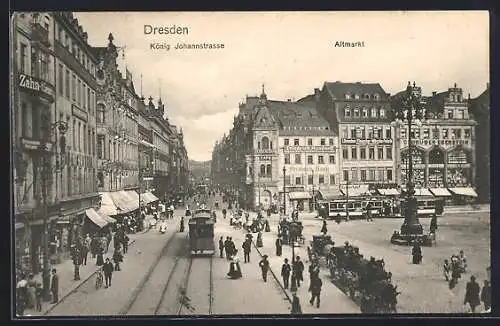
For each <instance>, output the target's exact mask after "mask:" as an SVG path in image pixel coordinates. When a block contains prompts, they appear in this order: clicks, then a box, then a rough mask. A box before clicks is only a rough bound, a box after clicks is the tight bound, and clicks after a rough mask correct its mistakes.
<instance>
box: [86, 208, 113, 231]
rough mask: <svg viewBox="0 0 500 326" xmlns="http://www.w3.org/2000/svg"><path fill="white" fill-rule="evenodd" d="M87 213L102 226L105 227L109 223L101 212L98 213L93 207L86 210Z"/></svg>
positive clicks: (95, 222) (96, 223) (94, 221)
mask: <svg viewBox="0 0 500 326" xmlns="http://www.w3.org/2000/svg"><path fill="white" fill-rule="evenodd" d="M85 215H87V217H88V218H89V220H91V221H92V222H93V223H94V224H95V225H97V226H98V227H100V228H103V227H105V226H106V225H108V223H109V222H108V221H106V220H105V219H104V218H102V217H101V216H100V215H99V214H97V212H96V211H95V209H93V208H89V209H87V210H85Z"/></svg>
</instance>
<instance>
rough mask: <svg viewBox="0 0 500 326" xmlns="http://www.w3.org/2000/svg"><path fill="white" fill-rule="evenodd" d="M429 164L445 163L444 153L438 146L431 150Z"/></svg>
mask: <svg viewBox="0 0 500 326" xmlns="http://www.w3.org/2000/svg"><path fill="white" fill-rule="evenodd" d="M429 164H444V153H443V151H442V150H441V149H439V148H438V147H434V148H433V149H432V150H431V151H430V152H429Z"/></svg>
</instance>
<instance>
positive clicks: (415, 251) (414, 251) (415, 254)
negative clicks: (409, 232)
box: [411, 241, 422, 265]
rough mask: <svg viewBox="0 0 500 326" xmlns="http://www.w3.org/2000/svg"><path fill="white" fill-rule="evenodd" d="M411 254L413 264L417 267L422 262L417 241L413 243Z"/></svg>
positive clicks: (420, 249) (420, 250)
mask: <svg viewBox="0 0 500 326" xmlns="http://www.w3.org/2000/svg"><path fill="white" fill-rule="evenodd" d="M411 254H412V256H413V264H417V265H418V264H420V263H421V262H422V248H421V247H420V245H419V244H418V242H417V241H415V244H414V245H413V249H412V251H411Z"/></svg>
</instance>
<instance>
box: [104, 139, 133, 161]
mask: <svg viewBox="0 0 500 326" xmlns="http://www.w3.org/2000/svg"><path fill="white" fill-rule="evenodd" d="M97 158H98V159H100V160H105V159H107V160H110V161H112V162H123V161H137V145H136V144H132V143H129V142H120V141H115V140H111V139H108V146H106V136H105V135H98V136H97Z"/></svg>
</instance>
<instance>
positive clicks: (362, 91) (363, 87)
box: [324, 81, 389, 101]
mask: <svg viewBox="0 0 500 326" xmlns="http://www.w3.org/2000/svg"><path fill="white" fill-rule="evenodd" d="M324 87H325V88H326V90H327V91H328V94H330V96H331V97H332V99H333V100H337V101H345V100H356V101H373V100H377V99H375V98H374V96H375V95H378V96H379V98H378V100H377V101H387V100H388V99H389V97H388V94H387V93H386V92H385V91H384V89H383V88H382V86H380V84H379V83H361V82H356V83H343V82H340V81H336V82H325V83H324ZM356 94H357V95H359V99H354V95H356ZM346 95H350V98H346ZM365 95H369V96H370V97H369V98H365Z"/></svg>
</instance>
